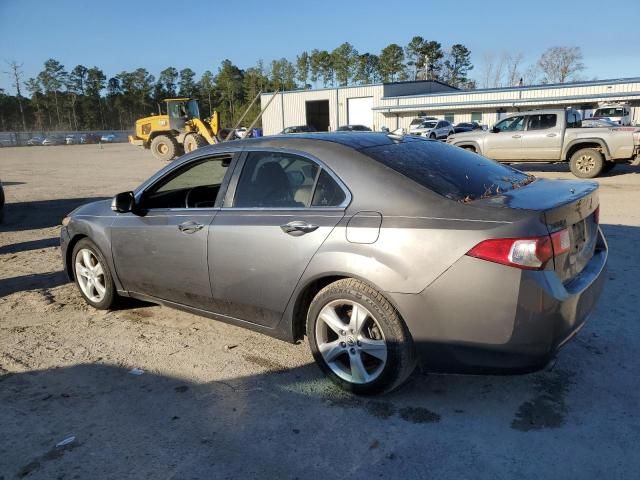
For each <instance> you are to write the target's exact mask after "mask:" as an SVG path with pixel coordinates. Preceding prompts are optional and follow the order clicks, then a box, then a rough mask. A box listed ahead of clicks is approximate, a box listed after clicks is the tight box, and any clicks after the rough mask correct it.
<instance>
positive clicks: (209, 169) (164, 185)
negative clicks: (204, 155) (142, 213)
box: [142, 156, 231, 209]
mask: <svg viewBox="0 0 640 480" xmlns="http://www.w3.org/2000/svg"><path fill="white" fill-rule="evenodd" d="M230 163H231V157H230V156H223V157H215V158H208V159H205V160H199V161H194V162H191V163H189V164H187V165H185V166H183V167H181V168H179V169H177V170H174V171H172V172H170V173H168V174H167V175H166V176H165V177H164V178H162V179H161V180H160V181H158V182H156V183H155V184H154V185H153V186H152V187H151V188H149V190H147V191H146V192H145V193H144V195H143V197H142V207H143V208H145V209H157V208H213V207H214V206H215V204H216V199H217V198H218V193H219V191H220V186H221V185H222V181H223V180H224V177H225V175H226V173H227V170H228V169H229V164H230Z"/></svg>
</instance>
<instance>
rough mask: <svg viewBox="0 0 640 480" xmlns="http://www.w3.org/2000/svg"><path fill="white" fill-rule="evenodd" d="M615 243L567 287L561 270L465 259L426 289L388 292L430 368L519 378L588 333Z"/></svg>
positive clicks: (602, 246)
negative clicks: (585, 328) (582, 332)
mask: <svg viewBox="0 0 640 480" xmlns="http://www.w3.org/2000/svg"><path fill="white" fill-rule="evenodd" d="M607 257H608V250H607V244H606V241H605V239H604V236H603V235H602V231H601V230H599V235H598V243H597V247H596V253H595V254H594V256H593V258H592V259H591V261H590V262H589V263H588V264H587V266H586V267H585V268H584V269H583V270H582V272H581V273H580V274H579V275H578V276H577V277H575V278H574V279H572V280H571V281H570V282H567V283H564V284H563V283H562V282H561V281H560V279H559V277H558V276H557V275H556V274H555V272H553V271H547V270H545V271H530V270H519V269H516V268H511V267H507V266H503V265H499V264H495V263H491V262H486V261H484V260H479V259H475V258H471V257H466V256H465V257H462V258H461V259H460V260H458V262H456V263H455V264H454V265H453V266H452V267H451V268H450V269H449V270H447V272H445V273H444V274H443V275H442V276H441V277H439V278H438V279H437V280H436V281H435V282H434V283H433V284H431V285H430V286H429V287H427V288H426V289H425V290H424V291H423V292H421V293H419V294H415V295H410V294H394V293H391V294H388V295H389V297H390V298H391V300H392V301H393V302H394V303H395V305H396V307H397V308H398V310H399V312H400V314H401V315H402V316H403V318H404V320H405V322H406V323H407V326H408V328H409V331H410V332H411V335H412V337H413V340H414V343H415V345H416V349H417V353H418V356H419V358H420V361H421V363H422V365H423V367H424V368H425V369H427V370H430V371H438V372H450V373H518V372H527V371H534V370H537V369H540V368H542V367H544V366H545V365H546V364H547V363H548V362H549V361H550V360H551V358H552V357H553V356H554V354H555V353H556V352H557V351H558V349H559V348H560V347H561V346H562V345H564V344H565V343H566V342H567V341H569V340H570V339H571V338H572V337H573V336H574V335H575V334H576V333H577V332H578V331H579V330H580V328H582V326H583V325H584V323H585V322H586V320H587V319H588V317H589V315H590V314H591V312H592V311H593V309H594V307H595V304H596V302H597V301H598V299H599V297H600V294H601V293H602V289H603V286H604V281H605V278H606V277H605V270H606V264H607Z"/></svg>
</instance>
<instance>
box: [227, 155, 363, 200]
mask: <svg viewBox="0 0 640 480" xmlns="http://www.w3.org/2000/svg"><path fill="white" fill-rule="evenodd" d="M252 152H274V153H285V154H289V155H297V156H299V157H302V158H304V159H305V160H309V161H311V162H314V163H316V164H317V165H318V167H319V168H318V172H317V174H316V178H315V180H314V183H313V191H312V193H311V199H310V202H309V206H308V207H306V206H305V207H236V206H234V205H233V202H234V200H235V195H236V190H237V188H238V182H239V181H240V175H241V174H242V170H243V168H244V166H245V163H246V160H247V157H248V156H249V153H252ZM322 170H326V172H327V173H328V174H329V175H330V176H331V178H333V180H335V182H336V183H337V184H338V186H339V187H340V188H341V189H342V191H343V192H344V195H345V199H344V200H343V202H342V203H341V204H340V205H337V206H333V207H322V206H318V207H314V206H313V205H311V202H313V196H314V195H315V189H316V186H317V183H318V178H320V172H321V171H322ZM352 198H353V197H352V195H351V190H349V188H348V187H347V186H346V185H345V183H344V182H343V181H342V180H341V179H340V177H338V176H337V175H336V174H335V172H334V171H333V170H331V169H330V168H329V167H328V166H327V164H326V163H324V162H323V161H322V160H320V159H319V158H317V157H315V156H314V155H311V154H310V153H307V152H302V151H300V150H294V149H289V148H274V147H249V148H245V149H244V150H243V151H242V153H241V155H240V158H239V159H238V162H237V163H236V166H235V168H234V171H233V173H232V176H231V179H230V181H229V185H228V188H227V190H226V192H225V195H224V200H223V204H222V205H221V209H222V210H223V211H258V212H271V211H273V212H282V211H290V210H293V211H310V212H318V211H344V210H345V209H346V208H347V207H348V206H349V205H350V204H351V200H352Z"/></svg>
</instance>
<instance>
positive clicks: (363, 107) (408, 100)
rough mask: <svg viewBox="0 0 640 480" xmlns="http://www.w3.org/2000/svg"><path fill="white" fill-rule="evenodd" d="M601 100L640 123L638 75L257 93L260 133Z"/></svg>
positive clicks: (474, 117) (470, 116)
mask: <svg viewBox="0 0 640 480" xmlns="http://www.w3.org/2000/svg"><path fill="white" fill-rule="evenodd" d="M274 95H276V98H273V100H272V97H273V96H274ZM269 102H270V103H269ZM606 103H626V104H628V105H630V106H631V111H632V112H631V114H632V124H634V125H637V124H640V77H636V78H622V79H614V80H594V81H585V82H573V83H564V84H553V85H535V86H523V87H508V88H490V89H480V90H459V89H457V88H454V87H451V86H449V85H446V84H444V83H441V82H438V81H434V80H424V81H416V82H394V83H379V84H372V85H363V86H353V87H337V88H323V89H316V90H294V91H287V92H282V93H275V94H274V93H267V94H263V95H262V98H261V104H262V108H263V109H264V108H265V107H266V106H267V104H269V106H268V108H267V109H266V110H265V112H264V114H263V117H262V125H263V130H264V134H265V135H273V134H276V133H280V132H281V131H282V130H284V129H285V128H286V127H292V126H299V125H312V126H313V127H314V128H315V129H316V130H318V131H333V130H336V129H337V128H338V127H340V126H343V125H347V124H351V125H366V126H368V127H370V128H371V129H373V130H380V129H381V128H382V127H387V128H389V129H390V130H395V129H397V128H405V129H408V128H409V124H410V123H411V120H413V119H414V118H416V117H417V116H419V115H429V116H434V117H437V118H441V119H445V120H449V121H451V122H452V123H460V122H471V121H475V122H478V123H480V124H484V125H489V126H491V125H493V124H494V123H496V121H497V120H499V119H500V118H502V117H503V116H505V115H506V114H508V113H511V112H517V111H525V110H534V109H540V108H560V107H573V108H575V109H577V110H579V111H581V112H582V114H583V118H588V117H589V116H590V115H591V112H592V111H593V110H594V109H595V108H597V107H598V105H601V104H606Z"/></svg>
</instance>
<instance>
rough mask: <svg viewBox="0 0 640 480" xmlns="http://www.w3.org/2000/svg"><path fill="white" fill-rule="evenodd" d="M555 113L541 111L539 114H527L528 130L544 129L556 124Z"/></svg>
mask: <svg viewBox="0 0 640 480" xmlns="http://www.w3.org/2000/svg"><path fill="white" fill-rule="evenodd" d="M556 118H557V116H556V114H555V113H542V114H539V115H529V126H528V127H527V128H528V130H546V129H547V128H553V127H555V126H556Z"/></svg>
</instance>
